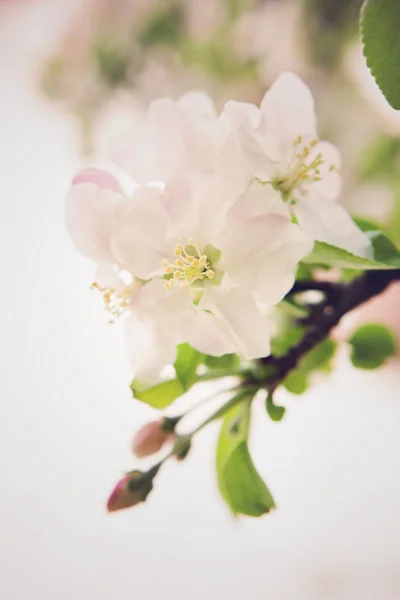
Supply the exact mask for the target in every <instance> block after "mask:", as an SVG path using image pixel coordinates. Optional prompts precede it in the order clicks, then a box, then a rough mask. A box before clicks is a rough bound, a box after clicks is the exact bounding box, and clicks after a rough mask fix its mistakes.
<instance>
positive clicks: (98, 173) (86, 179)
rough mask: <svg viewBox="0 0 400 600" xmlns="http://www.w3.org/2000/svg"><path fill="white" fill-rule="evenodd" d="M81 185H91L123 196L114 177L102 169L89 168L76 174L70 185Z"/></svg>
mask: <svg viewBox="0 0 400 600" xmlns="http://www.w3.org/2000/svg"><path fill="white" fill-rule="evenodd" d="M83 183H92V184H93V185H97V186H98V187H99V188H102V189H103V190H112V191H113V192H116V193H117V194H123V191H122V188H121V186H120V185H119V183H118V181H117V179H116V178H115V177H114V175H111V173H108V172H107V171H103V170H102V169H94V168H90V169H84V170H83V171H80V172H79V173H77V174H76V175H75V177H74V179H73V180H72V184H73V185H81V184H83Z"/></svg>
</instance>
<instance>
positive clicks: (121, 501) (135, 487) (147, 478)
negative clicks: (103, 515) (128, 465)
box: [107, 470, 155, 512]
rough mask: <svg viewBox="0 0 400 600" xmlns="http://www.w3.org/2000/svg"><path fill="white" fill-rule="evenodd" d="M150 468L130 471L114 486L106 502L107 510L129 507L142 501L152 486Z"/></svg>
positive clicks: (152, 475)
mask: <svg viewBox="0 0 400 600" xmlns="http://www.w3.org/2000/svg"><path fill="white" fill-rule="evenodd" d="M154 475H155V473H154V474H153V473H152V470H150V471H148V472H147V473H143V472H142V471H132V472H131V473H128V474H127V475H125V477H123V478H122V479H121V480H120V481H119V482H118V483H117V485H116V486H115V488H114V489H113V491H112V492H111V495H110V497H109V499H108V502H107V510H108V512H114V511H116V510H122V509H123V508H130V507H131V506H135V505H136V504H140V502H144V501H145V500H146V498H147V496H148V495H149V493H150V492H151V490H152V488H153V477H154Z"/></svg>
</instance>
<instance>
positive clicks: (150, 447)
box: [132, 419, 174, 458]
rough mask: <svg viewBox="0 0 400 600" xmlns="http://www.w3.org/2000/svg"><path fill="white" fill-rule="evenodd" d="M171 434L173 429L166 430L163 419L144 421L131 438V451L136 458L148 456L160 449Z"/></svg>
mask: <svg viewBox="0 0 400 600" xmlns="http://www.w3.org/2000/svg"><path fill="white" fill-rule="evenodd" d="M173 435H174V432H173V431H166V429H165V428H164V419H160V420H158V421H152V422H151V423H146V425H143V427H141V428H140V429H139V430H138V431H137V432H136V433H135V436H134V438H133V440H132V452H133V453H134V454H135V456H137V457H138V458H143V457H144V456H150V455H151V454H154V453H155V452H158V451H159V450H161V448H162V447H163V445H164V444H165V443H166V442H167V441H168V440H169V439H170V438H171V436H173Z"/></svg>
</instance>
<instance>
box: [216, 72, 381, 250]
mask: <svg viewBox="0 0 400 600" xmlns="http://www.w3.org/2000/svg"><path fill="white" fill-rule="evenodd" d="M226 113H227V114H228V115H229V116H230V119H231V120H232V123H233V126H234V127H235V129H236V133H237V137H238V140H239V144H240V147H241V150H242V153H243V157H244V159H245V160H246V162H247V164H248V166H249V169H250V171H251V174H252V176H253V177H254V178H255V180H256V181H257V183H258V185H260V186H261V185H262V186H263V188H264V189H265V194H266V196H267V198H268V202H267V204H268V208H267V210H270V208H269V203H270V202H271V197H272V196H277V197H280V198H281V199H282V200H283V201H284V203H285V205H286V210H287V212H288V213H289V214H292V215H294V216H295V218H296V220H297V222H298V223H299V225H300V227H301V228H302V229H303V230H304V231H305V232H306V233H307V234H308V235H310V236H311V237H312V238H313V239H314V240H319V241H323V242H327V243H330V244H333V245H336V246H340V247H342V248H345V249H346V250H348V251H350V252H353V253H355V254H358V255H360V256H370V254H371V247H370V242H369V240H368V239H367V237H366V236H365V235H364V234H363V233H362V232H361V231H360V230H359V229H358V227H357V226H356V225H355V224H354V222H353V221H352V219H351V217H350V216H349V215H348V213H347V212H346V211H345V209H344V208H343V207H341V206H339V205H338V204H336V203H335V202H334V200H336V199H337V197H338V195H339V193H340V189H341V178H340V174H339V169H340V155H339V151H338V149H337V148H336V147H335V146H333V145H332V144H330V143H329V142H321V141H320V140H319V138H318V135H317V127H316V116H315V110H314V101H313V98H312V95H311V92H310V90H309V89H308V88H307V86H306V85H305V84H304V83H303V82H302V81H301V79H299V78H298V77H297V76H296V75H295V74H293V73H289V72H286V73H283V74H282V75H280V76H279V77H278V79H277V80H276V82H275V83H274V84H273V85H272V87H271V88H270V90H269V91H268V92H267V93H266V94H265V96H264V99H263V100H262V102H261V105H260V109H258V108H257V107H256V106H254V105H252V104H245V103H239V102H228V103H227V105H226ZM258 211H260V207H258Z"/></svg>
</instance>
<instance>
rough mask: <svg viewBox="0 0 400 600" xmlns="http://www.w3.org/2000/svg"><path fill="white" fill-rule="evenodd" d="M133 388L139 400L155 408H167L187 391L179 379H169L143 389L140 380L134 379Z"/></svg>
mask: <svg viewBox="0 0 400 600" xmlns="http://www.w3.org/2000/svg"><path fill="white" fill-rule="evenodd" d="M131 390H132V392H133V395H134V397H135V398H136V399H137V400H141V401H142V402H145V403H146V404H149V405H150V406H152V407H153V408H166V407H167V406H169V405H170V404H172V402H173V401H174V400H176V398H178V397H179V396H182V394H184V393H185V391H186V390H185V389H184V387H183V385H182V383H181V382H180V381H179V379H169V380H168V381H163V382H162V383H159V384H157V385H155V386H153V387H150V388H147V389H143V387H142V386H141V384H140V382H138V381H136V380H133V382H132V384H131Z"/></svg>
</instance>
